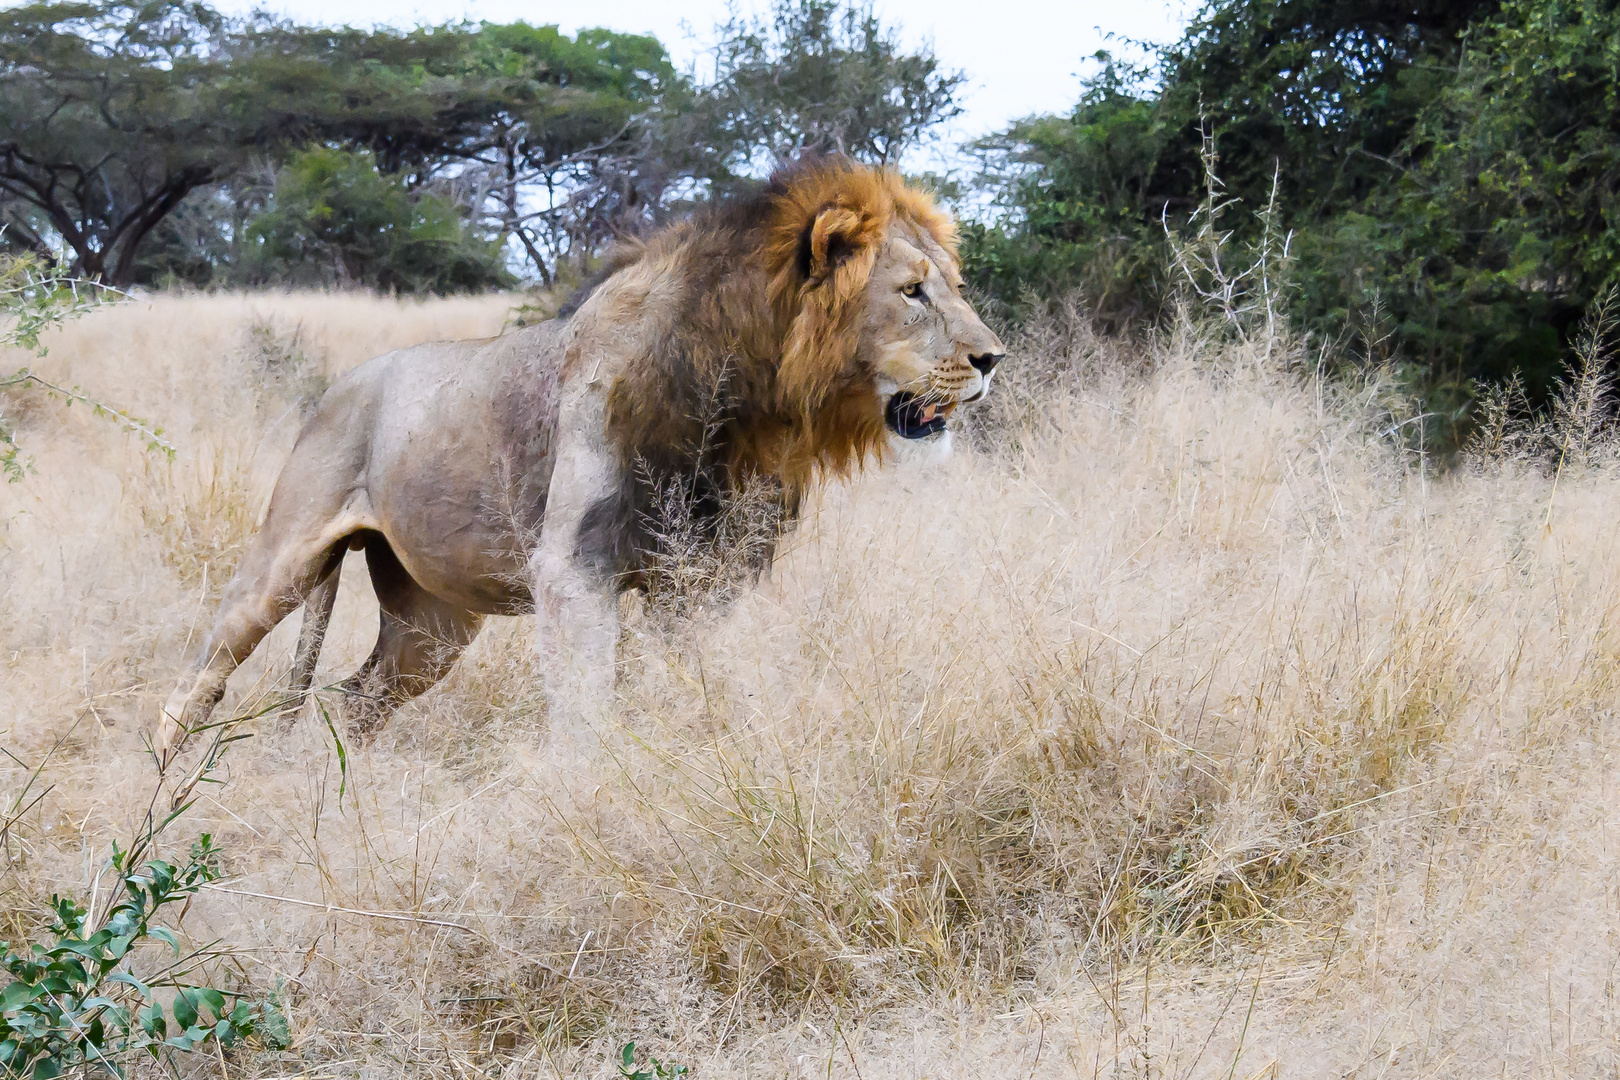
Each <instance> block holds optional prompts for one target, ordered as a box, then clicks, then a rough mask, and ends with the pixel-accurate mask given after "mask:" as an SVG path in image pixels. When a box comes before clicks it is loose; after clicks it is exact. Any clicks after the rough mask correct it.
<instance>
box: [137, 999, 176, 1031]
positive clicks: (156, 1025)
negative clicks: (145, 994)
mask: <svg viewBox="0 0 1620 1080" xmlns="http://www.w3.org/2000/svg"><path fill="white" fill-rule="evenodd" d="M136 1015H137V1016H139V1017H140V1020H141V1030H142V1031H145V1032H146V1033H147V1034H148V1035H150V1036H152V1037H153V1038H154V1039H161V1038H163V1036H164V1035H166V1034H168V1031H169V1022H168V1021H167V1020H165V1019H164V1017H163V1003H162V1002H161V1001H154V1002H151V1003H150V1004H148V1005H147V1006H146V1007H144V1008H143V1009H141V1010H140V1012H138V1013H136Z"/></svg>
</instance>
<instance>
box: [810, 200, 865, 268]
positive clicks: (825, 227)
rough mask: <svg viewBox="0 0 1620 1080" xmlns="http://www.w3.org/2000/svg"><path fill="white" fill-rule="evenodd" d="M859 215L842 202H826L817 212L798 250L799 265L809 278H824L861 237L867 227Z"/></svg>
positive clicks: (852, 249) (851, 252)
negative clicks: (823, 207)
mask: <svg viewBox="0 0 1620 1080" xmlns="http://www.w3.org/2000/svg"><path fill="white" fill-rule="evenodd" d="M865 225H866V223H865V222H864V221H862V220H861V215H859V214H857V213H856V212H855V211H853V210H849V209H846V208H845V207H842V206H830V207H828V208H827V209H825V210H823V211H821V213H819V214H817V215H816V217H815V220H814V221H812V222H811V223H810V227H809V228H808V229H806V230H805V236H804V242H803V247H802V249H801V250H800V252H799V268H800V269H801V270H802V271H803V272H804V276H805V277H806V278H808V279H809V280H810V281H812V282H822V281H826V280H827V279H828V278H829V277H831V276H832V274H833V271H835V270H837V269H838V268H839V267H840V266H842V265H843V264H844V263H845V262H847V261H848V260H849V258H850V256H851V255H854V254H855V253H856V251H858V250H859V249H860V247H861V244H862V241H863V240H865V236H864V235H863V234H864V233H865V232H866V231H867V229H866V228H865Z"/></svg>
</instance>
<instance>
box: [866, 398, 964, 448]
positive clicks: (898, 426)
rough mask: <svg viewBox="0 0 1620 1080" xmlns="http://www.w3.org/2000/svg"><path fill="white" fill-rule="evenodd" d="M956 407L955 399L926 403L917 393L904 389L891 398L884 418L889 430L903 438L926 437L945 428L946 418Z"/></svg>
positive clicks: (936, 433)
mask: <svg viewBox="0 0 1620 1080" xmlns="http://www.w3.org/2000/svg"><path fill="white" fill-rule="evenodd" d="M954 408H956V402H954V401H949V402H945V403H944V404H941V403H939V402H937V401H932V402H927V403H924V402H923V400H922V399H921V398H919V397H918V396H917V395H916V394H911V393H907V392H906V391H904V390H902V391H900V392H899V393H898V394H896V395H894V396H893V397H891V398H890V399H889V404H888V407H887V408H885V409H884V410H883V419H884V420H885V421H886V422H887V423H888V425H889V430H890V431H892V432H894V433H895V434H896V435H898V436H900V437H901V438H902V439H926V438H927V437H928V436H930V435H938V434H939V433H940V432H942V431H944V430H945V418H946V417H947V416H950V415H951V410H952V409H954Z"/></svg>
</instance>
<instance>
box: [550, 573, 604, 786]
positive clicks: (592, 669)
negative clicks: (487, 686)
mask: <svg viewBox="0 0 1620 1080" xmlns="http://www.w3.org/2000/svg"><path fill="white" fill-rule="evenodd" d="M535 612H536V615H537V616H538V618H539V627H538V631H539V633H538V637H539V647H540V664H541V673H542V678H543V680H544V683H545V688H546V707H547V709H548V710H549V712H550V715H551V738H552V744H553V745H554V746H556V747H558V748H560V749H571V750H574V751H576V752H578V753H581V754H586V753H590V752H592V751H594V750H595V749H596V748H597V747H598V746H599V745H600V743H601V740H602V735H603V733H604V731H605V730H606V728H607V727H608V726H610V725H611V724H612V722H613V717H614V708H613V681H614V672H615V662H616V659H617V657H616V651H617V648H618V643H619V606H618V602H617V597H616V596H615V595H614V594H613V592H612V590H611V589H609V588H607V587H605V585H604V584H603V583H602V582H600V581H598V580H596V579H595V575H593V574H592V573H591V572H590V571H588V570H585V569H583V568H582V567H581V566H580V565H579V564H578V561H577V560H576V559H575V558H573V557H572V553H571V552H570V553H558V552H554V551H547V550H545V549H544V548H542V549H541V550H540V551H539V552H537V553H536V557H535Z"/></svg>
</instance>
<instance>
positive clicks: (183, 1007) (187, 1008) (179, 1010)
mask: <svg viewBox="0 0 1620 1080" xmlns="http://www.w3.org/2000/svg"><path fill="white" fill-rule="evenodd" d="M169 1011H170V1012H171V1013H172V1014H173V1015H174V1022H175V1023H177V1024H179V1025H180V1026H181V1027H183V1028H189V1027H191V1026H192V1025H194V1024H195V1023H196V1022H197V1006H196V1005H195V1004H194V1003H193V1002H192V1000H191V997H190V995H189V994H187V993H186V991H184V990H182V991H180V993H178V994H176V995H175V998H174V1001H173V1002H171V1003H170V1004H169Z"/></svg>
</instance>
